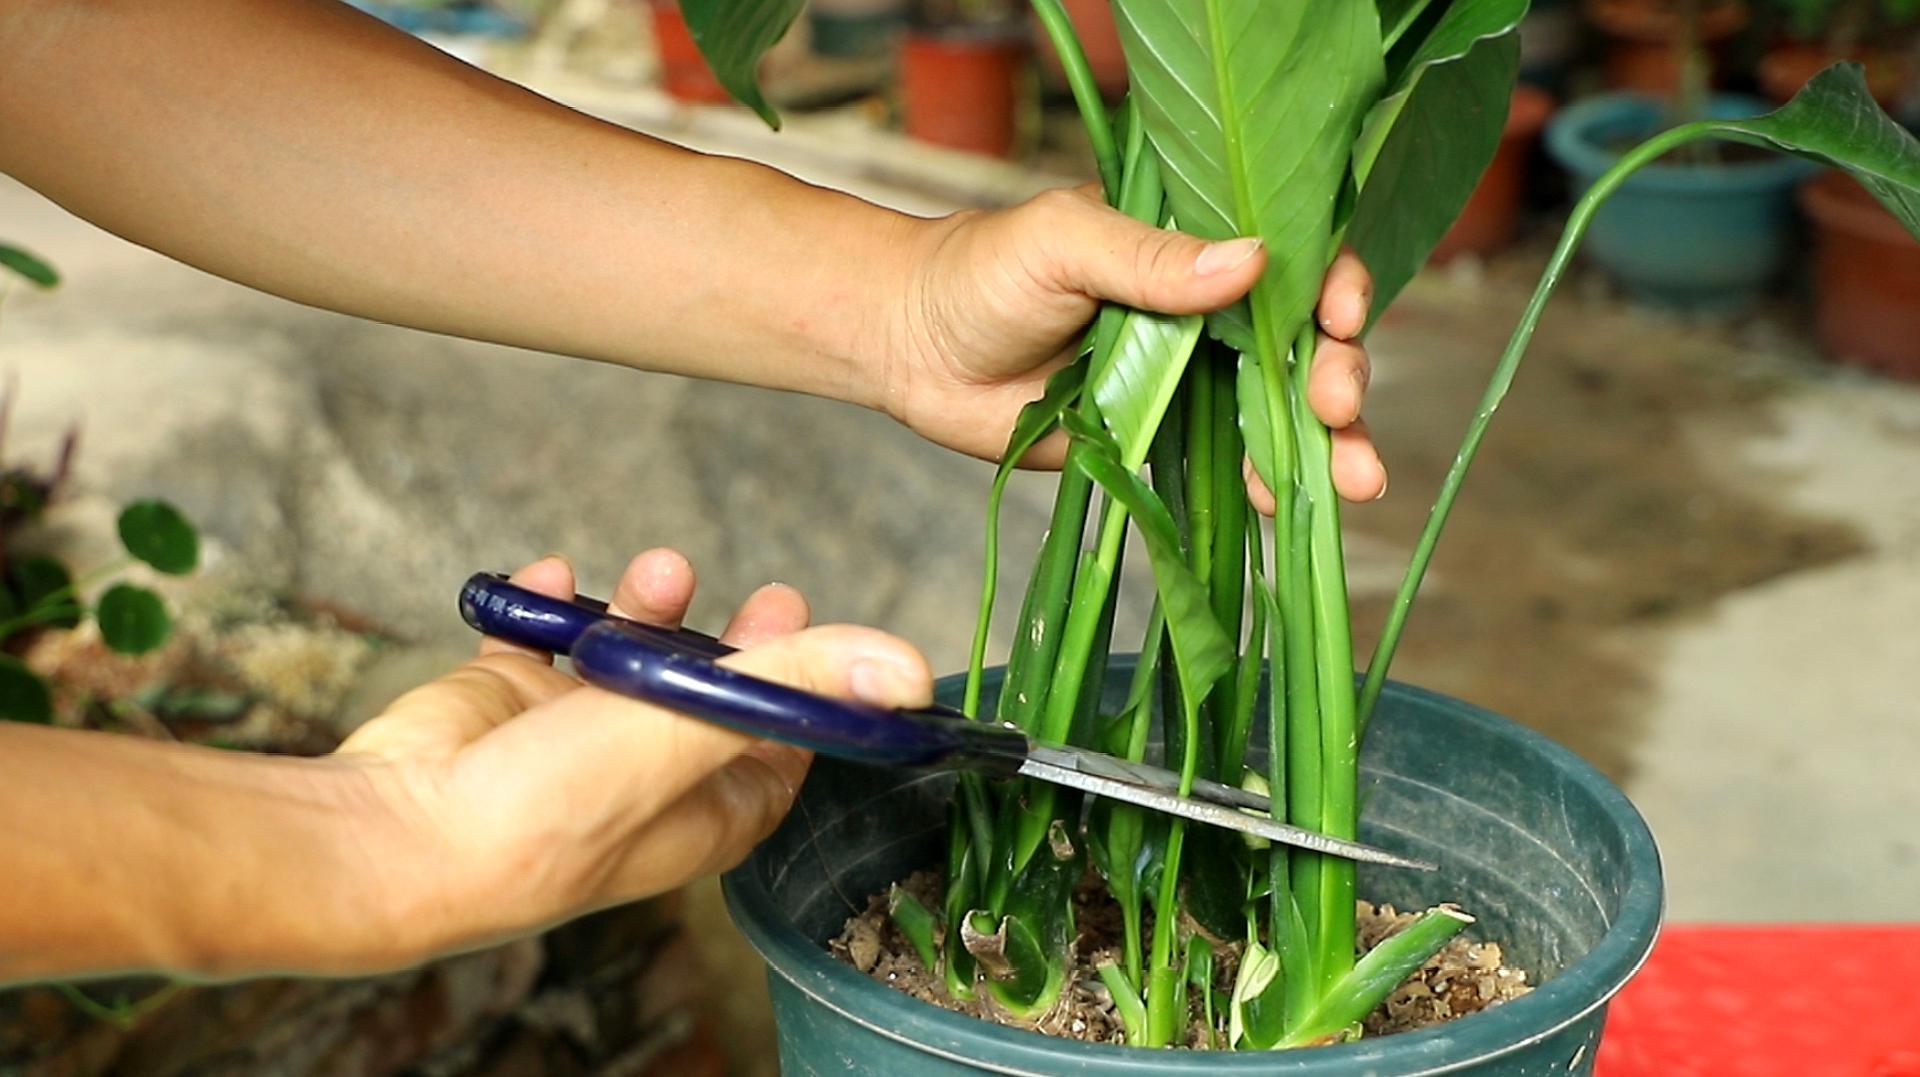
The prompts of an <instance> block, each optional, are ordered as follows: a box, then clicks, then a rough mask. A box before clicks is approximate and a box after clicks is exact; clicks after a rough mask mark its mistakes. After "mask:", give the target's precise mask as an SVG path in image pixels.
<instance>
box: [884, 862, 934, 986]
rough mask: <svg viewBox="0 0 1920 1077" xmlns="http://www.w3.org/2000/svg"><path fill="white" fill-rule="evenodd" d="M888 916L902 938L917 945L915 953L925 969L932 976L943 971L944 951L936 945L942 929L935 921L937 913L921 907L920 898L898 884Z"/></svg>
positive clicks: (890, 893) (892, 892)
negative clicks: (942, 957) (941, 960)
mask: <svg viewBox="0 0 1920 1077" xmlns="http://www.w3.org/2000/svg"><path fill="white" fill-rule="evenodd" d="M887 916H888V917H890V918H891V919H892V920H893V923H894V926H895V927H898V928H899V929H900V934H902V935H905V936H906V937H907V941H908V942H910V943H912V944H913V951H914V953H916V954H918V955H920V964H921V966H922V967H924V968H925V969H926V970H927V971H928V972H932V971H933V970H935V969H937V968H939V967H940V948H939V946H937V945H936V944H935V943H934V941H933V940H934V937H935V936H936V935H938V934H939V933H940V925H939V924H938V923H937V922H936V921H935V920H934V918H933V913H931V912H928V911H927V907H926V906H925V905H922V904H920V899H919V898H917V897H914V896H913V895H912V894H910V893H908V892H907V891H906V890H904V889H902V888H901V887H900V886H899V884H897V883H896V884H895V885H894V887H893V889H891V890H889V891H887Z"/></svg>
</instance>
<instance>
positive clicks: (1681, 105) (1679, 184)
mask: <svg viewBox="0 0 1920 1077" xmlns="http://www.w3.org/2000/svg"><path fill="white" fill-rule="evenodd" d="M1704 19H1705V14H1704V12H1703V9H1699V8H1697V7H1696V6H1694V5H1692V4H1691V3H1689V5H1688V9H1687V10H1686V11H1685V12H1683V17H1681V18H1679V19H1677V20H1676V21H1674V22H1673V23H1672V24H1671V29H1672V30H1673V32H1674V42H1673V47H1674V49H1675V51H1676V53H1677V54H1678V55H1680V56H1682V57H1684V62H1683V63H1682V65H1681V67H1682V73H1683V77H1682V78H1681V80H1680V84H1679V86H1678V87H1677V89H1675V90H1674V91H1673V92H1671V93H1669V94H1666V95H1664V96H1662V97H1653V96H1648V95H1645V94H1639V93H1608V94H1602V95H1599V96H1596V97H1592V98H1589V99H1587V100H1585V101H1581V102H1578V103H1576V104H1574V105H1572V106H1571V107H1569V108H1567V109H1564V110H1562V111H1561V112H1560V114H1559V115H1557V116H1555V117H1554V119H1553V122H1552V123H1551V124H1549V125H1548V128H1547V150H1548V152H1549V153H1550V154H1551V155H1552V156H1553V158H1554V159H1555V160H1556V161H1558V162H1559V164H1560V165H1561V167H1563V168H1565V169H1566V170H1567V172H1568V173H1569V174H1570V175H1571V176H1572V178H1573V181H1574V183H1575V185H1576V186H1577V187H1580V188H1584V187H1587V186H1589V185H1591V184H1593V183H1594V182H1596V181H1597V180H1598V179H1599V178H1600V177H1601V176H1602V175H1605V174H1606V173H1607V171H1608V169H1610V168H1612V167H1613V165H1614V163H1615V162H1616V161H1618V160H1619V159H1620V156H1621V153H1622V151H1623V150H1625V149H1626V148H1627V147H1629V146H1631V145H1633V144H1634V143H1635V142H1638V141H1639V140H1641V139H1643V138H1646V137H1648V136H1649V135H1652V134H1653V133H1654V132H1656V131H1657V130H1659V129H1660V128H1661V127H1663V126H1669V127H1672V126H1681V125H1684V124H1686V123H1689V122H1694V121H1697V120H1699V119H1701V118H1704V117H1714V118H1720V119H1735V118H1738V117H1742V116H1753V115H1757V114H1759V113H1760V112H1762V111H1763V110H1764V109H1765V108H1766V105H1765V103H1764V102H1761V101H1759V100H1757V99H1754V98H1747V97H1740V96H1736V95H1732V94H1713V93H1710V92H1709V86H1708V77H1707V76H1708V70H1707V60H1706V53H1705V52H1704V51H1703V49H1702V48H1701V47H1700V45H1699V43H1700V42H1701V41H1702V40H1703V32H1702V30H1701V27H1702V26H1703V25H1704ZM1815 167H1816V166H1814V165H1812V164H1810V163H1808V162H1806V161H1803V160H1799V159H1796V158H1792V157H1778V156H1775V155H1773V154H1768V153H1764V152H1761V151H1757V150H1753V149H1751V148H1749V147H1746V146H1742V145H1739V144H1728V145H1725V146H1719V145H1713V146H1696V147H1692V148H1690V149H1688V150H1685V151H1682V152H1677V153H1675V154H1673V155H1671V156H1670V157H1668V158H1667V159H1665V160H1662V161H1659V162H1657V163H1654V164H1653V165H1651V166H1650V167H1648V168H1645V169H1643V170H1641V171H1640V173H1639V174H1637V175H1636V176H1634V177H1633V180H1632V181H1631V182H1630V183H1628V184H1627V186H1626V188H1625V189H1624V190H1622V191H1621V192H1620V196H1619V197H1618V198H1616V199H1614V200H1613V201H1612V202H1611V203H1609V204H1608V205H1607V207H1606V208H1605V209H1603V210H1601V211H1600V217H1599V219H1598V220H1597V221H1596V222H1595V223H1594V233H1593V247H1592V251H1593V257H1594V259H1595V260H1596V261H1598V262H1599V263H1600V264H1601V265H1602V266H1604V267H1605V268H1606V269H1607V271H1608V272H1609V274H1611V275H1612V276H1613V277H1614V278H1615V279H1616V280H1618V281H1619V282H1620V283H1621V284H1622V285H1623V286H1624V287H1625V289H1626V291H1627V293H1628V295H1629V296H1630V297H1631V298H1633V299H1634V300H1635V301H1637V302H1641V303H1644V304H1647V305H1650V306H1656V307H1665V308H1669V309H1676V310H1685V311H1694V312H1705V313H1729V312H1734V311H1738V310H1741V309H1743V308H1745V307H1747V306H1749V305H1750V304H1752V302H1753V301H1754V300H1755V299H1756V298H1757V297H1758V296H1759V294H1760V293H1761V291H1762V290H1763V289H1764V288H1765V287H1766V286H1767V285H1768V284H1769V283H1770V282H1771V281H1773V280H1774V279H1775V278H1776V277H1778V276H1779V274H1780V272H1781V271H1782V270H1783V269H1784V268H1785V266H1786V263H1787V260H1788V258H1789V256H1790V255H1791V254H1792V250H1793V247H1792V227H1793V188H1794V187H1795V185H1797V184H1798V183H1799V182H1800V181H1802V180H1804V179H1805V178H1807V176H1809V175H1810V174H1811V173H1812V172H1813V170H1814V168H1815Z"/></svg>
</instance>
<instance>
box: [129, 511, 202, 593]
mask: <svg viewBox="0 0 1920 1077" xmlns="http://www.w3.org/2000/svg"><path fill="white" fill-rule="evenodd" d="M120 541H121V542H122V543H124V544H125V545H126V547H127V552H128V553H130V554H132V555H133V556H135V557H138V558H139V559H140V560H142V561H145V562H146V563H147V564H149V565H152V566H153V567H154V568H157V569H159V570H160V571H162V572H166V573H169V574H171V575H175V576H184V575H186V574H187V573H189V572H192V571H193V570H194V567H195V566H196V565H198V564H199V563H200V536H199V534H198V533H197V532H195V531H194V529H193V525H192V524H190V523H188V522H187V518H186V517H185V516H182V515H181V514H180V510H179V509H176V508H174V507H173V506H172V505H169V504H167V503H166V502H165V501H135V502H134V503H133V504H131V505H128V506H127V507H126V508H125V509H124V510H122V511H121V513H120Z"/></svg>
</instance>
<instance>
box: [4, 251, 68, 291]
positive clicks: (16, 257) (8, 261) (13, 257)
mask: <svg viewBox="0 0 1920 1077" xmlns="http://www.w3.org/2000/svg"><path fill="white" fill-rule="evenodd" d="M0 267H3V268H6V269H10V270H12V271H13V272H15V273H18V274H19V275H20V276H22V277H25V278H26V279H27V280H28V281H29V282H31V283H33V284H36V285H39V286H40V287H42V288H51V287H53V286H54V285H56V284H59V283H60V274H59V273H57V272H55V271H54V268H53V267H52V266H50V265H48V264H47V263H45V262H43V261H41V260H40V259H38V258H36V257H34V256H33V255H31V254H28V253H27V252H26V251H23V250H21V249H20V248H18V247H15V246H11V245H9V244H6V243H0Z"/></svg>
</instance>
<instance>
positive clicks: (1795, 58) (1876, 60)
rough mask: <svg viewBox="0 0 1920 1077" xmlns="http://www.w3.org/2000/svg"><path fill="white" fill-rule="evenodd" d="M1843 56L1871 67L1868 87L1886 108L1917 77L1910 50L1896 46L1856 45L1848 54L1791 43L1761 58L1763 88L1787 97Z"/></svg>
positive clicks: (1777, 97) (1782, 98)
mask: <svg viewBox="0 0 1920 1077" xmlns="http://www.w3.org/2000/svg"><path fill="white" fill-rule="evenodd" d="M1842 60H1857V61H1859V62H1860V63H1861V64H1864V65H1865V66H1866V69H1867V89H1868V91H1870V92H1871V93H1872V94H1873V99H1874V100H1875V101H1878V102H1880V106H1881V107H1882V108H1886V109H1891V108H1892V107H1893V106H1894V104H1895V102H1897V101H1899V99H1900V94H1901V91H1902V90H1904V89H1906V87H1907V84H1908V82H1909V81H1910V80H1911V79H1912V77H1913V68H1912V64H1911V61H1910V60H1909V59H1908V57H1907V55H1906V53H1904V52H1901V51H1898V50H1893V49H1875V48H1864V49H1855V50H1854V51H1853V52H1851V53H1848V54H1847V55H1844V56H1843V55H1840V54H1838V53H1834V52H1831V51H1829V50H1828V49H1827V48H1826V47H1825V46H1822V45H1804V44H1788V45H1778V46H1775V47H1774V48H1771V49H1769V50H1767V54H1766V55H1765V56H1764V57H1762V58H1761V60H1760V67H1759V70H1757V71H1756V72H1755V74H1756V75H1757V76H1758V77H1759V80H1760V88H1761V89H1762V90H1764V91H1765V92H1766V95H1767V96H1768V97H1770V98H1772V99H1773V100H1775V101H1785V100H1786V99H1787V98H1789V97H1792V96H1793V95H1794V94H1796V93H1799V92H1800V87H1802V86H1805V85H1806V84H1807V80H1808V79H1810V78H1812V77H1813V76H1815V75H1817V74H1819V73H1820V72H1822V71H1824V70H1826V69H1827V68H1828V67H1831V66H1832V65H1834V64H1836V63H1839V62H1840V61H1842Z"/></svg>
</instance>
